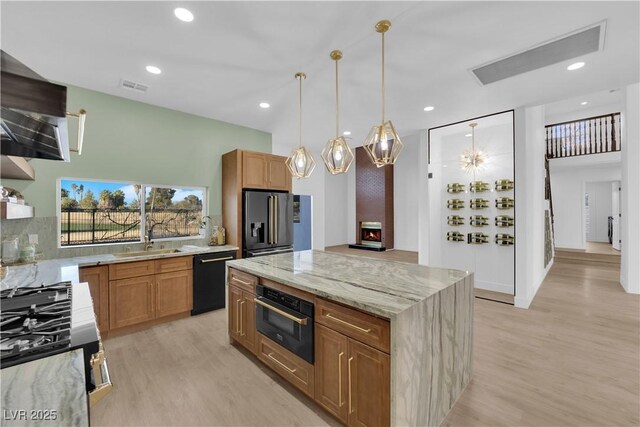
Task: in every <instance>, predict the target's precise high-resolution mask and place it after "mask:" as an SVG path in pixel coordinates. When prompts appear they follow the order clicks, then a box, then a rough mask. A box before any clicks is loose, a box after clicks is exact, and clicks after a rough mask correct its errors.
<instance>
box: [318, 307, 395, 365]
mask: <svg viewBox="0 0 640 427" xmlns="http://www.w3.org/2000/svg"><path fill="white" fill-rule="evenodd" d="M315 320H316V322H318V323H320V324H322V325H325V326H327V327H329V328H331V329H333V330H335V331H338V332H341V333H343V334H345V335H347V336H348V337H351V338H353V339H355V340H357V341H360V342H362V343H365V344H368V345H370V346H371V347H374V348H377V349H378V350H382V351H384V352H386V353H389V350H390V344H389V341H390V329H389V328H390V326H389V321H388V320H385V319H381V318H379V317H375V316H372V315H370V314H366V313H363V312H361V311H358V310H355V309H352V308H349V307H345V306H343V305H340V304H336V303H333V302H330V301H327V300H325V299H322V298H316V312H315Z"/></svg>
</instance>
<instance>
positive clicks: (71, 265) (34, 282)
mask: <svg viewBox="0 0 640 427" xmlns="http://www.w3.org/2000/svg"><path fill="white" fill-rule="evenodd" d="M236 250H238V247H237V246H230V245H224V246H182V247H181V248H179V252H173V253H166V254H151V255H142V256H130V257H116V256H114V255H112V254H105V255H89V256H81V257H73V258H60V259H51V260H45V261H38V262H36V263H31V264H24V265H16V266H9V267H7V275H6V277H5V278H3V279H2V281H0V290H4V289H9V288H14V287H17V286H40V285H42V284H45V285H50V284H52V283H57V282H61V281H66V280H69V281H71V282H72V283H78V282H79V279H78V268H79V267H88V266H96V265H107V264H116V263H122V262H133V261H146V260H150V259H160V258H172V257H179V256H186V255H197V254H204V253H215V252H228V251H236Z"/></svg>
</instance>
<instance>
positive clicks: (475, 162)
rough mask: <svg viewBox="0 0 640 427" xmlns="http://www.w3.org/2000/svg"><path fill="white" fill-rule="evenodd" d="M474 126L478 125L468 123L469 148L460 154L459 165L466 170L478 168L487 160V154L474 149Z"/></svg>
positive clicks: (472, 170)
mask: <svg viewBox="0 0 640 427" xmlns="http://www.w3.org/2000/svg"><path fill="white" fill-rule="evenodd" d="M476 126H478V124H477V123H469V127H471V150H469V149H467V150H465V151H464V152H463V153H462V156H460V167H461V168H462V170H464V171H466V172H475V171H477V170H480V169H482V166H483V165H484V164H485V163H486V162H487V155H486V154H485V153H483V152H482V151H481V150H478V151H476Z"/></svg>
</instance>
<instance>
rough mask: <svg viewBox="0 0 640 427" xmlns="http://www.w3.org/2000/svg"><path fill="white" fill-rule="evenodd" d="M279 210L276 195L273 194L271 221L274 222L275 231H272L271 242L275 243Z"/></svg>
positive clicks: (276, 242) (276, 241)
mask: <svg viewBox="0 0 640 427" xmlns="http://www.w3.org/2000/svg"><path fill="white" fill-rule="evenodd" d="M279 211H280V203H279V202H278V196H273V213H274V216H275V218H274V220H273V223H274V224H275V232H274V233H273V243H274V244H275V245H277V244H278V220H279V219H280V218H278V215H279V214H278V212H279Z"/></svg>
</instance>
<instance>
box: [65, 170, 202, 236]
mask: <svg viewBox="0 0 640 427" xmlns="http://www.w3.org/2000/svg"><path fill="white" fill-rule="evenodd" d="M204 197H205V189H204V188H180V187H164V186H163V187H160V186H145V185H143V184H132V183H125V182H110V181H90V180H78V179H61V180H60V244H61V246H72V245H87V244H100V243H118V242H139V241H141V240H143V238H144V236H147V237H148V238H149V239H151V240H153V239H161V238H175V237H191V236H199V235H200V229H201V226H202V216H203V201H204ZM143 219H144V220H143ZM143 224H144V227H142V225H143ZM143 228H144V229H143Z"/></svg>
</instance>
